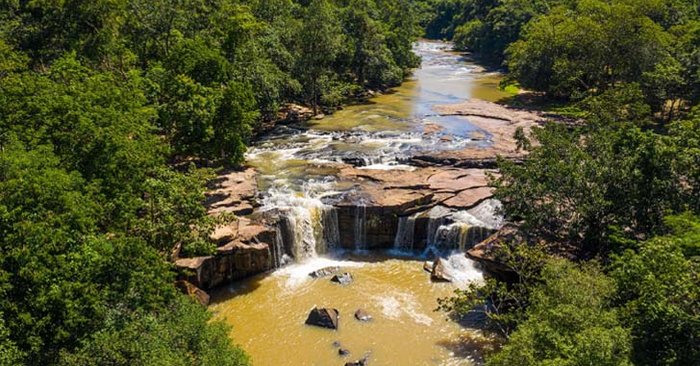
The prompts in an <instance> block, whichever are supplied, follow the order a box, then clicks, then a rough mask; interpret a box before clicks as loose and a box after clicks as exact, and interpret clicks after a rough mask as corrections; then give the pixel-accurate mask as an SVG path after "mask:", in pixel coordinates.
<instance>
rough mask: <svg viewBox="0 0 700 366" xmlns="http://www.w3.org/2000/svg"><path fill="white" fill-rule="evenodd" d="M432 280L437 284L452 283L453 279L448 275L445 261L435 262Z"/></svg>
mask: <svg viewBox="0 0 700 366" xmlns="http://www.w3.org/2000/svg"><path fill="white" fill-rule="evenodd" d="M430 279H431V280H433V281H435V282H452V277H451V276H450V275H449V273H447V267H446V266H445V263H444V259H442V258H438V259H436V260H435V262H433V271H432V273H431V274H430Z"/></svg>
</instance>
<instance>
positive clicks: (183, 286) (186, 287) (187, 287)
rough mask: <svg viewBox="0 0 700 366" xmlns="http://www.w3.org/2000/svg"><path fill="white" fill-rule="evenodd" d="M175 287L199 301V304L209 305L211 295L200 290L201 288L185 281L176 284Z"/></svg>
mask: <svg viewBox="0 0 700 366" xmlns="http://www.w3.org/2000/svg"><path fill="white" fill-rule="evenodd" d="M175 287H176V288H177V289H178V290H180V292H182V293H183V294H185V295H188V296H190V297H192V298H193V299H195V300H197V302H199V303H200V304H202V306H207V305H209V300H210V297H209V294H208V293H206V292H204V290H202V289H200V288H199V287H197V286H195V285H193V284H191V283H189V282H187V281H183V280H180V281H177V282H175Z"/></svg>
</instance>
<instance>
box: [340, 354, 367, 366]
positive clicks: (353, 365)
mask: <svg viewBox="0 0 700 366" xmlns="http://www.w3.org/2000/svg"><path fill="white" fill-rule="evenodd" d="M368 360H369V356H365V357H362V358H361V359H359V360H357V361H354V362H346V363H345V366H367V361H368Z"/></svg>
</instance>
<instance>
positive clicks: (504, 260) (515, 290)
mask: <svg viewBox="0 0 700 366" xmlns="http://www.w3.org/2000/svg"><path fill="white" fill-rule="evenodd" d="M504 244H505V245H504V246H501V247H499V248H497V249H496V250H495V253H493V254H494V258H495V259H496V260H497V261H498V262H499V263H501V264H502V265H503V266H505V268H506V269H507V270H508V271H509V272H511V277H513V278H509V279H508V280H510V282H507V281H505V280H504V279H497V278H494V277H489V278H486V279H485V282H484V283H471V284H470V285H469V287H468V288H467V289H464V290H459V289H458V290H455V295H454V296H452V297H448V298H442V299H438V304H439V307H438V310H441V311H445V312H448V313H452V314H454V315H457V316H459V317H464V316H468V315H470V314H472V313H482V314H484V315H485V316H486V319H488V322H489V327H490V328H492V329H494V330H496V331H497V333H499V334H500V335H502V336H508V335H510V334H511V333H512V332H513V331H514V330H515V328H516V326H517V325H518V324H519V323H520V322H521V321H523V319H524V318H525V316H526V313H525V312H526V310H527V308H528V305H529V304H530V296H531V291H532V289H533V288H534V287H535V286H536V285H537V284H538V283H540V282H541V276H540V272H541V271H542V268H543V267H544V266H545V264H546V262H547V256H546V254H545V252H544V251H543V248H540V247H537V246H533V247H530V246H528V245H527V244H525V243H522V242H509V243H504Z"/></svg>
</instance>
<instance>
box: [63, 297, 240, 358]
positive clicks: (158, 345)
mask: <svg viewBox="0 0 700 366" xmlns="http://www.w3.org/2000/svg"><path fill="white" fill-rule="evenodd" d="M164 310H165V311H162V312H160V313H155V314H153V313H142V312H137V313H132V314H120V313H113V314H110V317H109V319H108V320H107V321H106V323H107V326H106V327H105V328H104V329H102V330H100V331H99V332H96V333H94V334H92V335H91V336H90V337H89V338H87V339H86V340H84V341H83V342H82V343H81V345H80V347H79V348H78V349H77V350H76V351H74V352H72V353H67V352H66V353H63V354H62V355H61V360H60V362H59V363H60V364H61V365H65V366H90V365H95V366H98V365H115V366H117V365H123V366H132V365H143V366H150V365H163V366H165V365H168V366H171V365H182V366H186V365H187V366H189V365H191V366H195V365H201V366H205V365H231V366H244V365H248V360H247V357H246V356H245V354H243V353H242V352H241V351H240V350H238V349H236V348H234V347H233V346H232V345H231V344H230V342H228V341H227V340H226V338H227V333H228V328H227V327H226V326H225V325H223V324H221V323H212V324H207V323H208V322H210V320H211V315H210V314H209V313H208V312H207V311H206V310H205V309H203V308H202V307H201V306H200V305H199V304H195V303H193V302H192V301H191V300H190V299H188V298H185V297H180V298H178V300H177V301H175V302H174V303H173V304H172V305H170V306H169V307H168V308H166V309H164Z"/></svg>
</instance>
